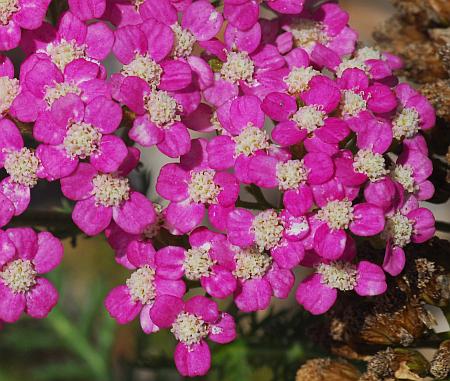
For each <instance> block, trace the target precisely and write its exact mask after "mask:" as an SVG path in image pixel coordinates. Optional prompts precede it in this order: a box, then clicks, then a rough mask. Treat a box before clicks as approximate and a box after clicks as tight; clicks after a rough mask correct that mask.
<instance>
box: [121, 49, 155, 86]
mask: <svg viewBox="0 0 450 381" xmlns="http://www.w3.org/2000/svg"><path fill="white" fill-rule="evenodd" d="M162 71H163V70H162V68H161V66H159V65H158V64H157V63H156V62H155V61H153V60H152V59H151V58H150V57H149V56H148V55H147V54H145V55H141V54H139V53H137V54H136V56H135V57H134V59H133V61H131V62H130V63H129V64H127V65H123V67H122V70H121V73H122V74H123V75H125V76H134V77H139V78H141V79H143V80H144V81H145V82H147V83H148V84H149V85H150V86H151V87H152V88H156V86H158V85H159V82H160V80H161V74H162Z"/></svg>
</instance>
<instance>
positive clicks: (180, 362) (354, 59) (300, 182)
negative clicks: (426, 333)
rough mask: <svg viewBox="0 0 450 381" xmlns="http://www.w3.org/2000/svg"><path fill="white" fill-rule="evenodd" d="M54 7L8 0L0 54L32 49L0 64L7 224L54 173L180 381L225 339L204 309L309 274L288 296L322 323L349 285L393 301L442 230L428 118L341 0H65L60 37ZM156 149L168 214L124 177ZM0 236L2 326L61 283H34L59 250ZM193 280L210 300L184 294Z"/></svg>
mask: <svg viewBox="0 0 450 381" xmlns="http://www.w3.org/2000/svg"><path fill="white" fill-rule="evenodd" d="M48 6H49V1H48V0H47V1H45V0H41V1H31V0H22V1H18V0H6V1H1V2H0V50H5V51H6V50H10V49H13V48H16V47H20V48H21V49H22V50H23V51H24V52H25V53H26V59H25V60H24V62H23V63H22V64H21V66H20V74H18V75H16V76H15V75H14V68H13V65H12V63H11V61H10V59H9V58H8V57H7V56H6V55H4V56H1V57H0V118H1V119H0V165H1V166H2V167H3V168H4V170H5V172H6V173H7V176H6V177H5V178H4V179H3V180H2V182H1V186H0V208H1V211H0V225H1V226H6V225H8V223H9V222H10V220H11V219H12V218H13V217H14V216H17V215H20V214H21V213H23V212H24V211H25V210H26V209H27V207H28V204H29V201H30V191H31V189H32V188H33V187H34V186H35V185H36V184H37V183H38V182H39V181H54V182H59V183H60V185H61V190H62V193H63V194H64V195H65V196H66V197H67V198H68V199H70V200H73V201H74V202H75V203H74V208H73V212H72V217H73V221H74V222H75V224H76V225H77V226H78V227H79V228H80V229H81V231H82V232H84V233H85V234H87V235H89V236H94V235H98V234H101V233H103V232H104V234H105V235H106V237H107V239H108V242H109V243H110V244H111V246H112V248H113V249H114V250H115V252H116V260H117V262H118V263H120V264H121V265H123V266H125V267H126V268H128V269H129V270H130V274H129V277H128V279H126V280H124V282H123V284H122V285H120V286H117V287H116V288H114V289H113V290H112V291H111V292H110V293H109V295H108V296H107V297H106V300H105V306H106V308H107V310H108V311H109V313H110V315H111V316H112V317H113V318H114V319H116V320H117V322H118V323H119V324H125V323H128V322H130V321H132V320H134V319H135V318H137V317H139V320H140V323H141V327H142V330H143V331H144V332H145V333H148V334H150V333H153V332H156V331H158V330H160V329H168V330H170V331H171V332H172V333H173V336H174V337H175V339H176V340H177V341H178V345H177V347H176V350H175V363H176V366H177V368H178V370H179V372H180V373H181V374H182V375H185V376H199V375H204V374H206V373H207V372H208V370H209V368H210V363H211V354H210V350H209V347H208V344H207V342H208V341H212V342H216V343H220V344H226V343H228V342H230V341H232V340H234V339H235V336H236V332H235V323H234V320H233V317H232V316H231V315H230V314H228V313H226V312H221V311H219V309H218V305H217V303H216V301H214V299H224V298H231V299H232V300H233V302H234V303H235V305H236V307H237V308H238V309H239V310H241V311H244V312H252V311H258V310H264V309H266V308H267V307H268V306H269V304H270V303H271V300H272V298H287V297H288V295H289V294H290V292H291V290H292V288H293V287H294V283H295V278H296V276H298V271H297V272H296V271H295V270H296V269H297V268H299V266H302V267H303V268H309V269H310V271H309V274H310V275H309V276H307V277H306V278H304V279H302V280H300V283H299V285H298V287H297V289H296V290H295V296H296V299H297V301H298V303H299V304H300V305H302V306H303V308H305V309H306V310H308V311H310V312H311V313H312V314H322V313H325V312H326V311H328V310H329V309H330V308H331V307H332V306H333V304H334V303H335V301H336V298H337V297H338V294H339V293H341V292H355V293H356V294H358V295H360V296H372V295H379V294H382V293H384V292H385V291H386V288H387V283H386V279H387V276H397V275H399V274H400V273H401V272H402V270H403V267H404V264H405V252H404V249H403V248H404V247H405V246H406V245H408V244H409V243H410V242H413V243H421V242H424V241H426V240H428V239H429V238H431V237H432V236H433V235H434V231H435V228H434V223H435V221H434V218H433V214H432V213H431V212H430V211H429V210H428V209H426V208H423V207H421V205H420V202H421V201H423V200H427V199H429V198H431V197H432V195H433V192H434V188H433V185H432V183H431V182H430V181H429V180H428V178H429V176H430V175H431V172H432V163H431V160H430V159H429V158H428V151H427V145H426V141H425V139H424V135H423V131H426V130H428V129H430V128H432V127H433V125H434V121H435V114H434V110H433V109H432V107H431V106H430V104H429V103H428V102H427V100H426V99H425V98H424V97H423V96H422V95H420V94H419V93H418V92H417V91H416V90H415V89H414V88H412V87H411V86H410V85H408V84H406V83H399V80H398V78H397V77H396V76H395V71H396V70H397V69H399V68H401V66H402V62H401V60H400V59H398V58H397V57H395V56H392V55H390V54H387V53H383V52H380V51H378V50H376V49H374V48H369V47H361V46H359V45H358V44H357V42H358V34H357V33H356V32H355V31H354V30H353V29H352V28H350V27H349V25H348V18H349V17H348V14H347V13H346V12H345V11H343V10H342V9H341V8H340V7H339V6H338V5H337V4H335V3H328V2H323V1H321V2H317V1H308V0H266V1H254V0H224V2H223V3H220V2H217V4H216V2H210V1H206V0H187V1H178V0H138V1H136V0H134V1H133V0H125V1H122V0H108V1H105V0H89V1H87V0H69V10H67V11H66V12H64V13H63V14H62V15H61V16H60V18H59V20H58V21H57V26H56V27H55V26H53V25H51V24H50V23H48V22H47V21H45V14H46V11H47V7H48ZM110 53H113V55H114V56H115V58H116V59H117V61H118V62H119V63H120V65H121V69H120V70H119V71H117V72H114V73H107V71H106V68H105V66H104V60H105V58H106V57H107V56H108V55H110ZM19 125H20V126H24V125H25V126H31V128H32V135H33V137H34V139H35V141H36V142H37V144H34V145H33V147H34V148H32V147H27V146H26V145H25V144H24V140H23V139H22V136H21V133H20V132H19V128H18V126H19ZM123 129H127V130H126V134H125V135H123V134H122V135H119V133H118V131H119V130H123ZM124 136H125V137H126V139H123V137H124ZM193 136H195V138H193ZM152 146H156V147H157V149H158V150H159V151H160V152H161V153H162V154H163V155H165V156H167V157H168V158H170V160H168V161H170V163H169V164H166V165H164V166H163V167H162V169H161V171H160V173H159V175H158V178H157V183H156V191H157V193H158V194H159V195H160V196H161V198H163V199H164V200H166V202H163V203H162V205H156V204H153V203H152V202H151V201H150V200H149V199H148V198H147V197H146V196H145V195H144V194H142V193H140V192H138V191H137V190H135V189H133V186H132V184H131V183H130V182H129V180H128V177H127V176H128V175H129V173H130V172H131V171H133V169H135V168H136V166H137V165H138V164H139V161H140V153H141V151H142V150H145V149H146V148H145V147H152ZM174 159H175V160H174ZM268 194H271V195H272V196H273V197H270V199H277V202H276V203H274V204H272V203H271V202H269V201H267V198H268V197H267V198H266V197H265V195H268ZM275 196H277V197H275ZM251 197H253V198H254V202H252V201H244V200H243V199H245V200H249V199H250V198H251ZM162 236H164V239H162V238H161V237H162ZM180 236H181V238H180ZM171 238H173V240H172V241H171ZM360 240H370V241H371V242H374V243H375V244H376V245H380V243H381V244H383V245H384V246H385V247H386V253H385V257H384V262H383V263H375V262H371V261H370V258H360V257H359V256H358V246H357V242H359V241H360ZM0 241H1V244H0V266H1V267H0V294H1V295H0V319H1V320H3V321H5V322H14V321H15V320H17V319H18V318H19V316H20V314H21V313H22V312H23V311H24V312H26V313H27V314H28V315H30V316H32V317H36V318H41V317H44V316H46V315H47V313H48V312H49V311H50V309H51V308H52V307H53V306H54V305H55V303H56V301H57V292H56V290H55V289H54V287H53V286H52V285H51V284H50V283H49V282H48V281H47V280H45V278H43V277H41V274H43V273H46V272H48V271H50V270H52V269H53V268H54V267H55V266H56V265H58V263H59V262H60V260H61V257H62V245H61V243H60V242H59V241H58V240H57V239H56V238H55V237H53V236H52V235H51V234H50V233H45V232H42V233H39V234H36V233H34V232H33V231H32V230H31V229H24V228H20V229H19V228H17V229H14V228H12V229H7V230H5V231H0ZM171 242H174V243H173V245H170V243H171ZM175 242H177V243H178V244H176V243H175ZM180 242H184V244H181V243H180ZM186 281H189V282H186ZM187 284H189V286H190V287H193V286H192V285H197V286H198V287H201V288H202V289H203V290H204V295H202V296H195V297H191V298H186V297H185V294H186V292H187Z"/></svg>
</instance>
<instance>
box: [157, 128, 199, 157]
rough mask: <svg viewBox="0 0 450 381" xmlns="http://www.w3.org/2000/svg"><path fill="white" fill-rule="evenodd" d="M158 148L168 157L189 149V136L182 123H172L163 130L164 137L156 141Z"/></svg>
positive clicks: (181, 153) (182, 153) (183, 152)
mask: <svg viewBox="0 0 450 381" xmlns="http://www.w3.org/2000/svg"><path fill="white" fill-rule="evenodd" d="M157 147H158V149H159V150H160V151H161V152H162V153H163V154H165V155H167V156H169V157H179V156H181V155H184V154H186V153H188V152H189V150H190V149H191V137H190V135H189V132H188V130H187V128H186V126H185V125H184V124H183V123H174V124H172V125H171V126H170V127H169V128H168V129H165V130H164V139H163V140H162V141H161V142H159V143H157Z"/></svg>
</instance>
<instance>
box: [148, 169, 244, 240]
mask: <svg viewBox="0 0 450 381" xmlns="http://www.w3.org/2000/svg"><path fill="white" fill-rule="evenodd" d="M156 191H157V192H158V193H159V194H160V195H161V196H162V197H164V198H165V199H167V200H169V201H170V204H169V206H168V207H167V212H166V221H167V223H168V224H169V225H171V227H172V228H173V230H174V232H175V233H177V234H184V233H188V232H190V231H191V230H192V229H194V228H195V227H196V226H198V225H199V224H200V222H201V221H202V219H203V216H204V214H205V209H206V206H208V213H209V214H210V218H213V217H211V213H212V212H213V211H215V210H216V209H217V208H219V209H220V208H227V207H230V206H233V205H234V203H235V201H236V199H237V197H238V194H239V183H238V181H237V180H236V178H235V177H234V176H233V175H232V174H230V173H226V172H216V171H215V170H213V169H211V168H209V167H200V168H194V169H191V170H186V169H184V168H183V167H182V166H180V165H179V164H166V165H165V166H164V167H163V168H162V169H161V171H160V173H159V176H158V181H157V184H156Z"/></svg>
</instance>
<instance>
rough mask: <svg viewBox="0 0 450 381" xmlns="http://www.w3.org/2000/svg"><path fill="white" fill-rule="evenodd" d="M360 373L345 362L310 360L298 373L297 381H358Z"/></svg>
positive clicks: (327, 359) (326, 359)
mask: <svg viewBox="0 0 450 381" xmlns="http://www.w3.org/2000/svg"><path fill="white" fill-rule="evenodd" d="M360 375H361V374H360V372H359V371H358V369H357V368H356V367H354V366H353V365H351V364H350V363H348V362H346V361H344V360H332V359H329V358H325V359H313V360H308V361H307V362H306V363H305V364H304V365H303V366H302V367H301V368H300V369H299V370H298V371H297V376H296V378H295V381H357V380H358V379H359V377H360Z"/></svg>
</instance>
